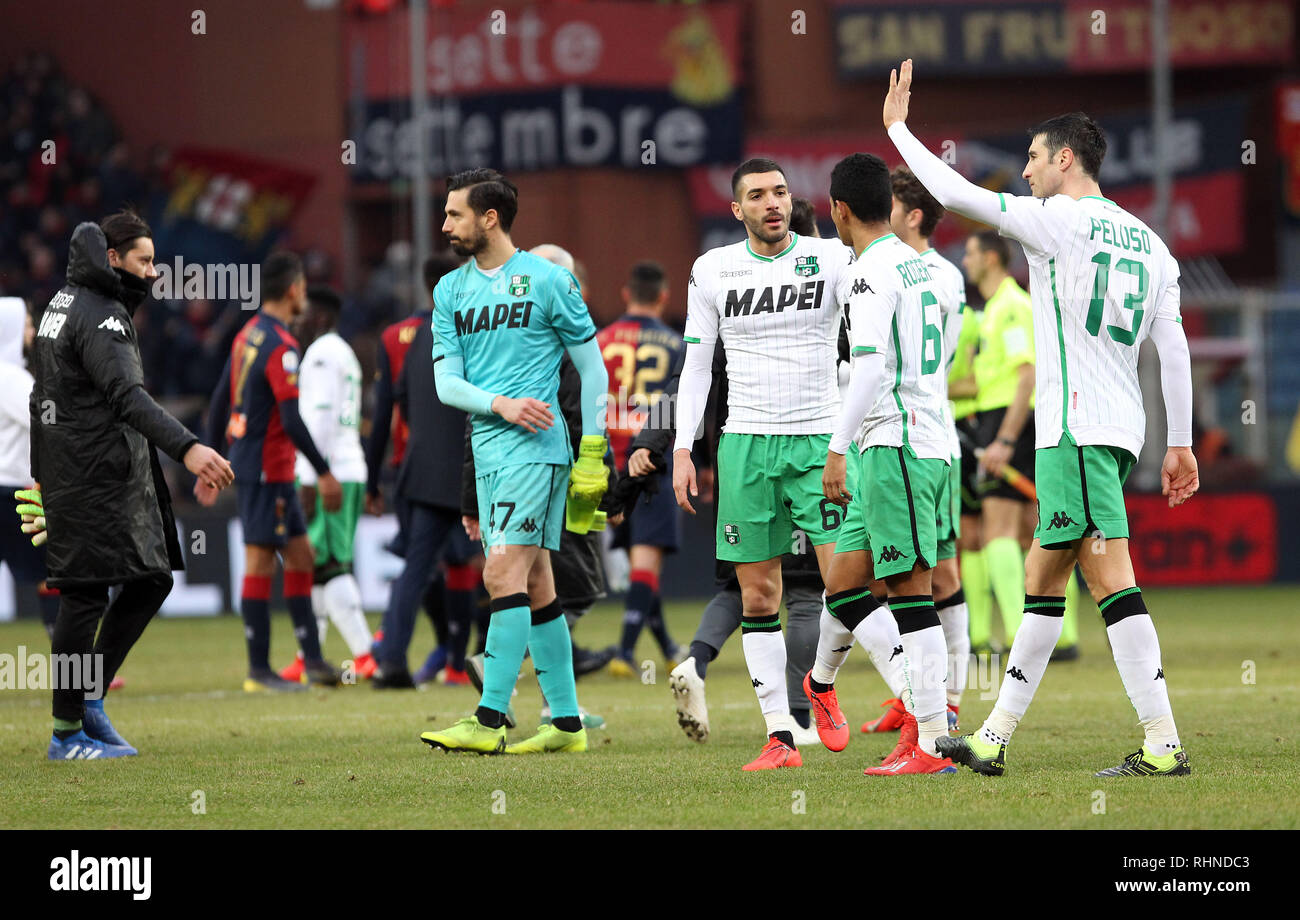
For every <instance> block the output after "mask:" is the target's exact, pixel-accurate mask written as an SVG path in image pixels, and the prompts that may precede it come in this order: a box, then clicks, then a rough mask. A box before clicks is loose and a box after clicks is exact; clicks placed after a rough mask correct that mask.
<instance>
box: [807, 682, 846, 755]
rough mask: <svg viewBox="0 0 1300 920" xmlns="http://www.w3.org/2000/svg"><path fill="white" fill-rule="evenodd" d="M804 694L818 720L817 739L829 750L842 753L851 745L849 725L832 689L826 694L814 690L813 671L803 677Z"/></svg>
mask: <svg viewBox="0 0 1300 920" xmlns="http://www.w3.org/2000/svg"><path fill="white" fill-rule="evenodd" d="M803 692H804V694H805V695H806V696H807V697H808V702H810V703H812V710H813V715H814V716H815V717H816V719H817V737H819V738H821V739H822V744H824V745H826V747H827V748H828V749H829V750H832V751H842V750H844V749H845V748H846V747H848V744H849V723H848V720H847V719H845V718H844V713H843V712H841V711H840V701H839V698H838V697H837V696H836V695H835V688H834V687H832V688H831V689H830V690H827V691H826V692H825V693H818V692H817V691H816V690H814V689H813V688H812V671H809V672H808V673H807V674H805V675H804V676H803Z"/></svg>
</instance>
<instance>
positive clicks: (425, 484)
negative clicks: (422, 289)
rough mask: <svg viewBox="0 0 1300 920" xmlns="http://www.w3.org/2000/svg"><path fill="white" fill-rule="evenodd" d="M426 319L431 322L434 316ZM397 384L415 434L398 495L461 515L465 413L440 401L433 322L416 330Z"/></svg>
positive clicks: (411, 436) (399, 479)
mask: <svg viewBox="0 0 1300 920" xmlns="http://www.w3.org/2000/svg"><path fill="white" fill-rule="evenodd" d="M427 315H428V316H429V317H430V319H432V316H433V314H432V313H429V314H427ZM396 384H397V385H396V387H395V388H394V389H395V391H396V393H395V395H396V397H397V404H398V405H399V406H400V407H401V409H402V417H403V418H405V419H406V424H407V426H408V428H409V432H410V433H409V435H408V437H407V441H406V455H405V457H404V458H403V459H402V467H401V469H400V470H398V473H397V494H398V495H400V496H402V497H403V498H405V499H406V500H407V501H412V502H420V503H422V504H425V505H432V506H434V507H435V508H441V509H443V510H444V511H449V512H451V513H452V514H457V515H458V514H459V512H460V488H461V484H460V476H461V464H462V463H463V462H464V458H463V453H464V447H463V445H462V444H461V440H460V439H461V433H462V432H464V430H465V413H464V412H462V411H461V410H460V409H456V408H453V407H451V406H449V405H447V404H446V403H444V402H443V401H442V400H440V399H439V398H438V388H437V386H436V385H435V384H434V380H433V326H432V324H431V322H430V323H421V324H420V325H419V326H417V327H416V331H415V338H413V339H412V340H411V347H410V348H409V349H407V352H406V360H404V361H403V362H402V372H401V373H400V374H399V375H398V378H397V382H396Z"/></svg>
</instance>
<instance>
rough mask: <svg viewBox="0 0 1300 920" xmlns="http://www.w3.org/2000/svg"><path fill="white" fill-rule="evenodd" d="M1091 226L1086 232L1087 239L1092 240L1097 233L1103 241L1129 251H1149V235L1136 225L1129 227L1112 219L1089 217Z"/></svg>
mask: <svg viewBox="0 0 1300 920" xmlns="http://www.w3.org/2000/svg"><path fill="white" fill-rule="evenodd" d="M1088 222H1089V224H1091V228H1090V229H1089V232H1088V239H1089V240H1094V239H1096V238H1097V235H1098V234H1100V235H1101V241H1102V242H1103V243H1109V244H1110V245H1111V246H1118V247H1120V248H1122V249H1127V250H1129V251H1130V252H1147V253H1149V252H1150V251H1151V236H1150V234H1148V233H1147V232H1146V231H1145V230H1139V229H1138V228H1137V227H1130V226H1129V225H1128V224H1117V223H1115V222H1114V221H1113V220H1106V219H1105V218H1101V219H1098V218H1096V217H1092V218H1089V220H1088Z"/></svg>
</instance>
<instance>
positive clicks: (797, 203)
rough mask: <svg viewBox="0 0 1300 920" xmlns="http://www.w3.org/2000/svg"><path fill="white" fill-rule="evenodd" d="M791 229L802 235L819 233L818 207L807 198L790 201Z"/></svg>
mask: <svg viewBox="0 0 1300 920" xmlns="http://www.w3.org/2000/svg"><path fill="white" fill-rule="evenodd" d="M790 230H791V232H793V233H797V234H799V235H800V236H816V235H817V209H816V208H814V207H813V203H812V202H811V201H809V200H808V199H807V198H795V199H794V200H793V201H791V202H790Z"/></svg>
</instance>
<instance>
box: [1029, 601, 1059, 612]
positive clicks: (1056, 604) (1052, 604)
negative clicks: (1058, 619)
mask: <svg viewBox="0 0 1300 920" xmlns="http://www.w3.org/2000/svg"><path fill="white" fill-rule="evenodd" d="M1039 607H1060V608H1061V609H1062V610H1064V609H1065V601H1064V600H1059V601H1034V602H1033V603H1031V604H1025V609H1026V610H1036V609H1038V608H1039Z"/></svg>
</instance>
